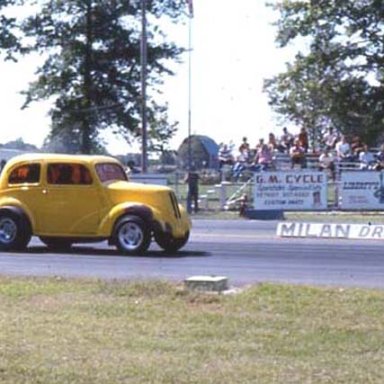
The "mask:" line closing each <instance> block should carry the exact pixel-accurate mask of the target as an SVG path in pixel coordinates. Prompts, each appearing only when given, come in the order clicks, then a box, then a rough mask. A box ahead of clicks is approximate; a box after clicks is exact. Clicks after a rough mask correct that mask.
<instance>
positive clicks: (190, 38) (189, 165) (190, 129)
mask: <svg viewBox="0 0 384 384" xmlns="http://www.w3.org/2000/svg"><path fill="white" fill-rule="evenodd" d="M188 6H189V18H188V170H189V171H190V170H191V169H192V143H191V134H192V18H193V4H192V0H188Z"/></svg>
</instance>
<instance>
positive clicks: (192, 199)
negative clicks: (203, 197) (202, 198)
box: [184, 169, 199, 213]
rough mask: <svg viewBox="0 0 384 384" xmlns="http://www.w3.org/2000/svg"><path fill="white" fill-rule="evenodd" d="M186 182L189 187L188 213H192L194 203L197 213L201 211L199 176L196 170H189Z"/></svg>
mask: <svg viewBox="0 0 384 384" xmlns="http://www.w3.org/2000/svg"><path fill="white" fill-rule="evenodd" d="M184 182H185V183H187V185H188V194H187V211H188V213H192V203H193V208H194V211H195V213H197V212H198V211H199V174H198V173H197V172H196V171H194V170H192V169H191V170H189V171H188V173H187V175H186V176H185V179H184Z"/></svg>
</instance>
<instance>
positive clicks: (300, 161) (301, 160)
mask: <svg viewBox="0 0 384 384" xmlns="http://www.w3.org/2000/svg"><path fill="white" fill-rule="evenodd" d="M289 156H290V158H291V168H294V167H295V165H296V164H297V165H300V167H301V168H307V159H306V156H305V149H304V148H303V147H302V146H301V144H300V140H299V139H296V140H295V141H294V143H293V146H292V147H291V148H290V150H289Z"/></svg>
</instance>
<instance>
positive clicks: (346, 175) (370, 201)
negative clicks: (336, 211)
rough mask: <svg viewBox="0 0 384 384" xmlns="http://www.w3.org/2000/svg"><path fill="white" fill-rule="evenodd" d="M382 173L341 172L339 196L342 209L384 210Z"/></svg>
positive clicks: (383, 180)
mask: <svg viewBox="0 0 384 384" xmlns="http://www.w3.org/2000/svg"><path fill="white" fill-rule="evenodd" d="M383 176H384V174H383V172H375V171H355V172H342V173H341V183H340V189H339V196H340V198H341V201H340V206H341V208H342V209H350V210H353V209H368V210H376V209H384V179H383Z"/></svg>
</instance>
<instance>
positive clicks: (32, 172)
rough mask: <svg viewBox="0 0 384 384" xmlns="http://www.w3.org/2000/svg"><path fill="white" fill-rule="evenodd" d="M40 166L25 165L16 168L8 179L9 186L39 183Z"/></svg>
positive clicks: (35, 164)
mask: <svg viewBox="0 0 384 384" xmlns="http://www.w3.org/2000/svg"><path fill="white" fill-rule="evenodd" d="M40 169H41V167H40V164H37V163H34V164H23V165H20V166H18V167H16V168H15V169H14V170H13V171H12V172H11V174H10V175H9V177H8V183H9V184H23V183H38V182H39V180H40Z"/></svg>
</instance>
